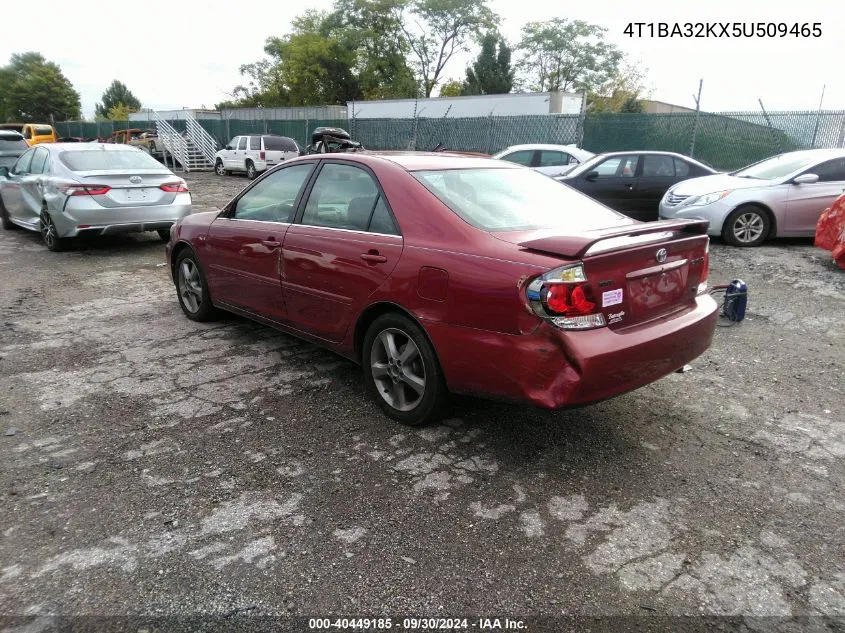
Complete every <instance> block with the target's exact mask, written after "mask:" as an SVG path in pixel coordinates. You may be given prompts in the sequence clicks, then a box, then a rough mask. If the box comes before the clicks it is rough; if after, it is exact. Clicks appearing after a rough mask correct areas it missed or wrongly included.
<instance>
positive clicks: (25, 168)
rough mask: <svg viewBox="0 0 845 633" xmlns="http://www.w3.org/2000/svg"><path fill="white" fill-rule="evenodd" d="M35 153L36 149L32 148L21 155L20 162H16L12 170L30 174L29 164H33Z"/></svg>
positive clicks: (16, 172)
mask: <svg viewBox="0 0 845 633" xmlns="http://www.w3.org/2000/svg"><path fill="white" fill-rule="evenodd" d="M34 154H35V150H34V149H31V150H29V151H28V152H27V153H26V154H24V155H23V156H21V157H20V158H19V159H18V162H17V163H15V166H14V168H13V169H12V172H13V173H15V174H28V173H29V166H30V165H32V156H33V155H34Z"/></svg>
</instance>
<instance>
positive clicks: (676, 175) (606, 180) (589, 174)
mask: <svg viewBox="0 0 845 633" xmlns="http://www.w3.org/2000/svg"><path fill="white" fill-rule="evenodd" d="M716 173H719V172H717V171H716V170H715V169H713V168H712V167H710V166H708V165H705V164H704V163H701V162H699V161H697V160H695V159H694V158H690V157H689V156H683V155H682V154H675V153H673V152H612V153H606V154H599V155H597V156H595V157H593V158H591V159H589V160H587V161H585V162H583V163H581V164H580V165H578V166H577V167H576V168H575V169H573V170H572V171H570V172H569V173H567V174H566V175H565V176H560V177H559V178H556V179H555V180H557V181H558V182H562V183H565V184H567V185H569V186H570V187H574V188H575V189H578V190H579V191H581V192H583V193H585V194H587V195H588V196H590V197H591V198H595V199H596V200H598V201H599V202H601V203H603V204H606V205H607V206H609V207H610V208H611V209H614V210H616V211H619V212H620V213H624V214H625V215H627V216H629V217H631V218H634V219H636V220H642V221H651V220H657V219H658V208H659V206H660V200H661V199H662V198H663V194H665V193H666V190H667V189H669V187H671V186H672V185H674V184H676V183H679V182H681V181H682V180H687V179H689V178H697V177H698V176H709V175H711V174H716Z"/></svg>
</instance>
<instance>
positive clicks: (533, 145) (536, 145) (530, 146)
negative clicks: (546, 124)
mask: <svg viewBox="0 0 845 633" xmlns="http://www.w3.org/2000/svg"><path fill="white" fill-rule="evenodd" d="M523 149H549V150H560V151H564V152H565V151H569V150H573V149H575V150H579V151H582V152H590V150H586V149H583V148H581V147H576V146H575V144H574V143H572V144H569V145H561V144H555V143H525V144H523V145H511V146H510V147H506V148H505V149H503V150H502V152H513V151H518V150H523ZM500 153H501V152H500ZM590 154H592V152H590Z"/></svg>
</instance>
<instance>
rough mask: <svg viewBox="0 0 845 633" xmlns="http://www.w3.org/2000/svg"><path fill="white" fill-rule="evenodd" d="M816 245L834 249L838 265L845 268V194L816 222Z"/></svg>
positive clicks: (830, 249) (834, 256) (834, 258)
mask: <svg viewBox="0 0 845 633" xmlns="http://www.w3.org/2000/svg"><path fill="white" fill-rule="evenodd" d="M813 243H814V244H815V245H816V246H818V247H820V248H823V249H825V250H828V251H833V260H834V261H835V262H836V264H837V266H839V267H840V268H842V269H845V195H843V196H839V197H838V198H837V199H836V201H835V202H834V203H833V206H831V207H830V208H829V209H825V210H824V212H823V213H822V215H821V217H820V218H819V221H818V224H816V239H815V240H814V242H813Z"/></svg>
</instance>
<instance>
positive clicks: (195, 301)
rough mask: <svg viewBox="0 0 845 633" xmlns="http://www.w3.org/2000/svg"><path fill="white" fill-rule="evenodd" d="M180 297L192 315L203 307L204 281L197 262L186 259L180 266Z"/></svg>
mask: <svg viewBox="0 0 845 633" xmlns="http://www.w3.org/2000/svg"><path fill="white" fill-rule="evenodd" d="M178 284H179V297H180V298H181V299H182V304H183V305H184V306H185V308H186V309H187V310H188V312H190V313H191V314H196V313H197V312H199V310H200V308H201V307H202V281H201V280H200V271H199V268H197V264H196V262H194V260H192V259H184V260H182V263H181V264H180V266H179V279H178Z"/></svg>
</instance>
